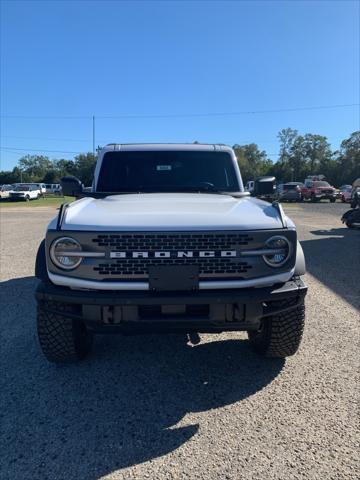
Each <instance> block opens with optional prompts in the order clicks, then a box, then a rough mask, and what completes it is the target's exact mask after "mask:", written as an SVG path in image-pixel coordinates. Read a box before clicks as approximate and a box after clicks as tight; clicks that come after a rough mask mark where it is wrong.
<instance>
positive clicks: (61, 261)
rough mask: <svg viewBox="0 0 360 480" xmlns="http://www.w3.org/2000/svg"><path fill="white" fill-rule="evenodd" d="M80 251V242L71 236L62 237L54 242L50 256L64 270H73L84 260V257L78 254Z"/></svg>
mask: <svg viewBox="0 0 360 480" xmlns="http://www.w3.org/2000/svg"><path fill="white" fill-rule="evenodd" d="M78 252H79V253H80V252H81V245H80V243H79V242H77V241H76V240H74V239H73V238H71V237H61V238H58V239H57V240H55V241H54V242H53V243H52V245H51V248H50V257H51V260H52V261H53V262H54V264H55V265H56V266H57V267H59V268H62V269H64V270H73V269H74V268H76V267H78V266H79V265H80V263H81V261H82V257H81V256H78V255H77V253H78Z"/></svg>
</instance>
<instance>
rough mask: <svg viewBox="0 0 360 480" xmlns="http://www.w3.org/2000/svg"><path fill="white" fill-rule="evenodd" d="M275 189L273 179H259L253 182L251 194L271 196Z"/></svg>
mask: <svg viewBox="0 0 360 480" xmlns="http://www.w3.org/2000/svg"><path fill="white" fill-rule="evenodd" d="M275 189H276V186H275V177H259V178H257V179H256V180H255V185H254V191H253V194H254V195H255V196H256V195H271V194H273V193H274V191H275Z"/></svg>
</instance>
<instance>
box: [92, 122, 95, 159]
mask: <svg viewBox="0 0 360 480" xmlns="http://www.w3.org/2000/svg"><path fill="white" fill-rule="evenodd" d="M92 130H93V155H94V158H95V115H93V117H92Z"/></svg>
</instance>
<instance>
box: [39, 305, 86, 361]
mask: <svg viewBox="0 0 360 480" xmlns="http://www.w3.org/2000/svg"><path fill="white" fill-rule="evenodd" d="M67 314H69V315H67ZM72 315H76V309H75V308H74V307H73V306H72V305H66V304H61V303H56V302H39V303H38V310H37V331H38V338H39V343H40V347H41V350H42V352H43V354H44V355H45V357H46V358H47V360H49V362H52V363H73V362H77V361H78V360H81V359H83V358H84V357H85V356H86V355H87V354H88V353H89V352H90V350H91V346H92V334H91V332H89V331H88V330H87V328H86V326H85V324H84V323H83V322H82V321H81V320H78V319H75V318H73V317H72Z"/></svg>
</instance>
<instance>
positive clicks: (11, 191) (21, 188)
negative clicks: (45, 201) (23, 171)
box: [0, 183, 62, 201]
mask: <svg viewBox="0 0 360 480" xmlns="http://www.w3.org/2000/svg"><path fill="white" fill-rule="evenodd" d="M45 194H54V195H61V194H62V191H61V187H60V184H59V183H52V184H45V183H15V184H12V185H10V184H6V185H0V199H5V198H6V199H9V200H27V201H28V200H33V199H36V198H40V197H42V196H43V195H45Z"/></svg>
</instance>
